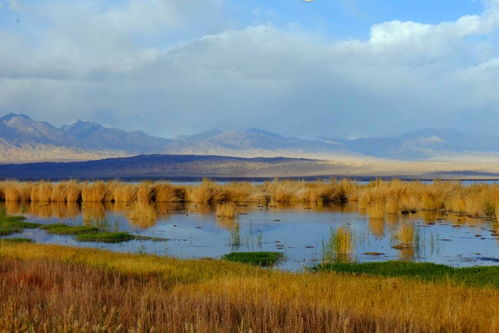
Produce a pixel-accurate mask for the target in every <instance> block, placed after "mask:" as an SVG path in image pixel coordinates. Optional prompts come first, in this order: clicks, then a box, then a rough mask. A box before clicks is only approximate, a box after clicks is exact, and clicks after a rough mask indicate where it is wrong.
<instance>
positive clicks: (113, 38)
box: [0, 0, 499, 137]
mask: <svg viewBox="0 0 499 333" xmlns="http://www.w3.org/2000/svg"><path fill="white" fill-rule="evenodd" d="M498 29H499V1H498V0H483V1H478V0H477V1H471V0H462V1H455V0H454V1H451V0H441V1H429V0H417V1H416V0H414V1H410V0H404V1H393V0H391V1H388V0H379V1H376V0H357V1H356V0H352V1H348V0H338V1H334V0H328V1H326V0H315V1H313V2H311V3H307V2H304V1H299V0H291V1H277V0H267V1H263V0H253V1H251V0H247V1H243V0H233V1H228V0H190V1H180V0H147V1H146V0H121V1H104V0H74V1H66V0H25V1H24V0H0V45H2V46H1V47H0V113H3V112H5V113H6V112H17V113H26V114H28V115H30V116H32V117H33V118H35V119H40V120H46V121H49V122H52V123H54V124H55V125H62V124H64V123H67V122H70V121H72V120H74V119H78V118H80V119H86V120H90V121H97V122H101V123H103V124H104V125H107V126H113V127H120V128H124V129H141V130H144V131H146V132H149V133H152V134H155V135H160V136H165V137H169V136H174V135H178V134H190V133H195V132H198V131H203V130H206V129H210V128H220V129H223V130H229V129H236V130H238V129H245V128H250V127H258V128H262V129H266V130H270V131H276V132H279V133H282V134H285V135H295V136H303V137H314V136H329V137H365V136H392V135H398V134H401V133H404V132H407V131H411V130H418V129H421V128H455V129H458V130H462V131H467V132H481V133H488V134H495V133H496V125H495V124H496V123H497V122H498V121H499V96H498V94H497V91H496V89H495V87H496V86H499V82H498V81H499V79H498V78H499V75H498V74H499V49H498V45H499V43H498V34H497V32H498Z"/></svg>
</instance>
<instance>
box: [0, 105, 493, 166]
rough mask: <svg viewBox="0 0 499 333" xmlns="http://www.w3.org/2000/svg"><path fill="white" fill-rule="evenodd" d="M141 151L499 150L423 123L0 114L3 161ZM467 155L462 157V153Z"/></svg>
mask: <svg viewBox="0 0 499 333" xmlns="http://www.w3.org/2000/svg"><path fill="white" fill-rule="evenodd" d="M141 154H182V155H186V154H191V155H223V156H233V157H278V156H279V157H290V158H294V157H306V158H316V159H325V160H327V159H343V160H350V161H355V160H369V159H391V160H413V161H417V160H419V161H421V160H439V159H445V158H450V159H452V158H459V157H463V156H466V157H469V156H471V157H476V158H481V157H483V156H487V157H494V158H495V157H497V156H499V137H489V136H479V135H470V134H465V133H461V132H458V131H455V130H452V129H443V130H441V129H424V130H420V131H416V132H411V133H407V134H404V135H401V136H398V137H392V138H388V137H387V138H376V137H373V138H361V139H340V138H335V137H334V135H332V136H331V137H319V138H316V139H303V138H296V137H289V136H284V135H280V134H276V133H272V132H268V131H264V130H261V129H255V128H252V129H248V130H244V131H220V130H217V129H214V130H209V131H206V132H202V133H199V134H196V135H184V136H178V137H174V138H169V139H166V138H160V137H155V136H151V135H148V134H146V133H144V132H142V131H131V132H127V131H124V130H120V129H115V128H107V127H104V126H102V125H100V124H97V123H94V122H89V121H82V120H78V121H75V122H73V123H71V124H68V125H64V126H62V127H56V126H53V125H51V124H49V123H47V122H44V121H36V120H33V119H32V118H30V117H28V116H26V115H22V114H12V113H10V114H6V115H4V116H2V117H0V163H20V162H31V161H81V160H95V159H102V158H108V157H127V156H135V155H141ZM463 158H464V157H463Z"/></svg>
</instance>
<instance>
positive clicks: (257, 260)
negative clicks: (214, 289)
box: [222, 252, 284, 266]
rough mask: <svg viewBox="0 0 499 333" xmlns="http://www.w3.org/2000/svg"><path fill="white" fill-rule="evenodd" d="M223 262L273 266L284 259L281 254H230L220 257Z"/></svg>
mask: <svg viewBox="0 0 499 333" xmlns="http://www.w3.org/2000/svg"><path fill="white" fill-rule="evenodd" d="M222 259H224V260H228V261H234V262H240V263H244V264H251V265H258V266H274V265H275V264H277V263H278V262H279V261H280V260H283V259H284V254H282V253H281V252H231V253H228V254H226V255H224V256H223V257H222Z"/></svg>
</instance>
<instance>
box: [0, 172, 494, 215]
mask: <svg viewBox="0 0 499 333" xmlns="http://www.w3.org/2000/svg"><path fill="white" fill-rule="evenodd" d="M0 200H4V201H8V202H12V201H17V202H30V201H36V202H63V201H66V202H80V201H81V202H121V203H127V204H131V203H134V202H142V203H157V202H195V203H199V204H203V205H210V204H213V205H217V204H222V203H238V204H239V203H245V202H255V203H256V202H257V203H261V204H270V205H272V206H277V205H284V204H291V203H300V202H303V203H308V204H315V205H317V206H320V205H322V204H325V203H337V204H343V203H346V202H357V203H358V208H359V210H360V211H365V212H367V214H368V215H369V216H370V217H371V218H384V217H386V216H388V215H398V214H408V212H415V211H435V212H454V213H460V214H465V215H469V216H475V217H495V216H497V215H498V214H497V213H496V207H499V185H495V184H474V185H469V186H465V185H463V184H461V183H459V182H443V181H435V182H432V183H422V182H403V181H399V180H393V181H381V180H377V181H373V182H371V183H368V184H359V183H355V182H352V181H348V180H343V181H335V180H332V181H323V182H305V181H291V180H273V181H267V182H264V183H263V184H252V183H249V182H235V183H228V184H218V183H215V182H213V181H210V180H207V179H205V180H203V181H202V183H201V184H199V185H187V186H186V185H173V184H168V183H154V182H144V183H140V184H130V183H123V182H119V181H112V182H94V183H82V182H78V181H69V182H58V183H49V182H35V183H29V182H28V183H26V182H17V181H3V182H0Z"/></svg>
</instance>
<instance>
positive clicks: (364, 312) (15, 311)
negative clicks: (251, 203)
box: [0, 242, 499, 333]
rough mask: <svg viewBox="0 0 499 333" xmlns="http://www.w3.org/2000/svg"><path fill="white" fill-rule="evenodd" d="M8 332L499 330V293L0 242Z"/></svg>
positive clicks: (2, 309)
mask: <svg viewBox="0 0 499 333" xmlns="http://www.w3.org/2000/svg"><path fill="white" fill-rule="evenodd" d="M0 257H1V258H2V260H1V261H0V289H1V293H2V297H1V298H0V327H2V330H3V332H16V331H33V332H68V331H88V332H491V333H492V332H497V331H498V329H499V313H498V311H497V309H498V306H499V290H497V289H492V288H490V289H489V288H473V287H465V286H462V285H458V284H454V283H452V282H449V281H444V282H439V283H435V282H433V283H429V282H419V281H415V280H406V279H402V278H386V277H384V278H383V277H370V276H350V275H342V274H338V273H285V272H278V271H274V270H264V269H260V268H255V267H252V266H248V265H243V264H237V263H230V262H226V261H221V260H177V259H171V258H164V257H156V256H149V255H134V254H119V253H113V252H109V251H103V250H94V249H81V248H72V247H63V246H55V245H38V244H12V243H7V242H2V243H1V244H0Z"/></svg>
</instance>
